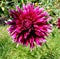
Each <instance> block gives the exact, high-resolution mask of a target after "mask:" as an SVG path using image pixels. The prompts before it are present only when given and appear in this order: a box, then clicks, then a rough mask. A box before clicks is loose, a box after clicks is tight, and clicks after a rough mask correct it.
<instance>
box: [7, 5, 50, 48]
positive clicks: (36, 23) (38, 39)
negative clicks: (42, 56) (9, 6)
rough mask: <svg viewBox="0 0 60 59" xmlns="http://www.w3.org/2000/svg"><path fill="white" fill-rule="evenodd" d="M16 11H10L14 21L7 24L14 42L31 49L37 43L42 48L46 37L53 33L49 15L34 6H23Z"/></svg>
mask: <svg viewBox="0 0 60 59" xmlns="http://www.w3.org/2000/svg"><path fill="white" fill-rule="evenodd" d="M16 9H17V10H10V16H11V17H12V18H13V20H11V21H8V22H7V24H8V25H10V27H9V29H8V31H9V33H10V35H11V36H12V37H13V41H14V42H16V43H17V44H23V45H26V46H28V44H30V48H33V47H34V46H35V43H36V44H37V45H40V46H41V45H42V43H43V42H44V43H45V42H46V39H45V36H48V34H49V33H50V32H51V24H48V23H47V22H48V21H49V20H50V18H51V17H50V16H49V14H48V13H47V12H46V11H44V9H43V8H39V7H36V8H35V7H34V5H33V4H27V5H23V8H22V9H20V8H19V7H18V6H16Z"/></svg>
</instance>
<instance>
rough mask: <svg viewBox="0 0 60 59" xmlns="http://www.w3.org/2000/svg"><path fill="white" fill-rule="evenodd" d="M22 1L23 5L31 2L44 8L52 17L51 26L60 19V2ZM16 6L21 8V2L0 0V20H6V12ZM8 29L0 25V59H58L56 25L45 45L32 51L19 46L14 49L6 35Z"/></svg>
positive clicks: (59, 42)
mask: <svg viewBox="0 0 60 59" xmlns="http://www.w3.org/2000/svg"><path fill="white" fill-rule="evenodd" d="M23 1H24V3H25V4H27V3H30V2H32V3H34V5H35V6H38V5H39V6H40V7H44V8H45V10H46V11H47V12H48V13H49V14H50V16H52V20H51V23H52V24H53V25H54V24H55V23H56V21H57V18H58V17H60V0H23ZM16 5H18V6H20V7H22V0H0V20H5V17H6V20H8V18H9V13H8V10H9V9H15V6H16ZM2 18H3V19H2ZM0 22H1V21H0ZM2 24H3V23H2ZM3 25H4V24H3ZM8 27H9V26H2V25H1V24H0V59H60V30H58V28H57V27H56V25H54V27H53V32H52V33H51V34H50V35H49V37H48V38H46V39H47V43H46V44H47V45H46V44H43V46H42V47H36V48H34V49H33V51H30V49H29V47H25V46H21V45H19V46H18V47H16V44H15V43H13V42H12V38H11V37H10V36H9V34H8V31H7V28H8Z"/></svg>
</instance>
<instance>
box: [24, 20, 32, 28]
mask: <svg viewBox="0 0 60 59" xmlns="http://www.w3.org/2000/svg"><path fill="white" fill-rule="evenodd" d="M31 25H32V22H31V21H30V20H24V21H23V27H24V29H29V28H30V27H31Z"/></svg>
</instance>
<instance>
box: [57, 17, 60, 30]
mask: <svg viewBox="0 0 60 59" xmlns="http://www.w3.org/2000/svg"><path fill="white" fill-rule="evenodd" d="M57 26H58V28H59V29H60V18H58V21H57Z"/></svg>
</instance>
